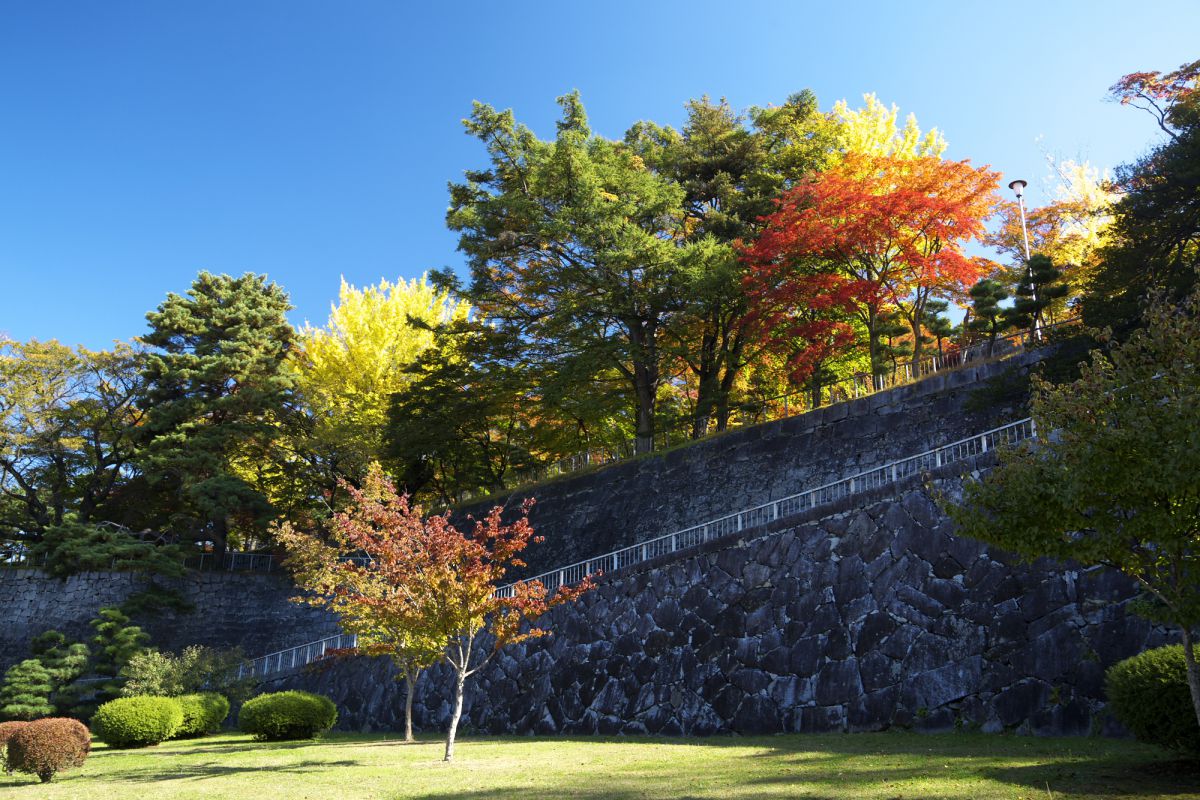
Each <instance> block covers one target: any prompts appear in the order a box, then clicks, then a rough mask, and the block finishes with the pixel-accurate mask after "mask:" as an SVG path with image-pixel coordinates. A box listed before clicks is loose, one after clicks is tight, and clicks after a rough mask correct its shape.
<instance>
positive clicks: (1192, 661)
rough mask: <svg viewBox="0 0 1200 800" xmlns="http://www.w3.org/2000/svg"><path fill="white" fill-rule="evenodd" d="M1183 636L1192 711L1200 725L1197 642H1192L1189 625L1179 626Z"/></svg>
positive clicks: (1199, 672) (1184, 658)
mask: <svg viewBox="0 0 1200 800" xmlns="http://www.w3.org/2000/svg"><path fill="white" fill-rule="evenodd" d="M1179 630H1180V632H1181V633H1182V634H1183V660H1184V661H1185V662H1187V682H1188V689H1189V690H1191V694H1192V711H1194V712H1195V714H1196V724H1198V725H1200V666H1197V664H1196V649H1195V642H1193V641H1192V631H1191V629H1190V628H1189V627H1188V626H1187V625H1180V626H1179Z"/></svg>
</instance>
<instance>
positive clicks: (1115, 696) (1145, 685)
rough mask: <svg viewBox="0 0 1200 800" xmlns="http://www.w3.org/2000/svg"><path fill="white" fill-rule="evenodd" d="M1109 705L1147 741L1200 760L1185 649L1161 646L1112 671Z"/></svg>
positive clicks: (1199, 728) (1107, 684)
mask: <svg viewBox="0 0 1200 800" xmlns="http://www.w3.org/2000/svg"><path fill="white" fill-rule="evenodd" d="M1105 689H1106V691H1107V692H1108V702H1109V705H1110V707H1111V708H1112V710H1113V713H1114V714H1116V717H1117V719H1118V720H1120V721H1121V724H1123V725H1124V726H1125V727H1126V728H1129V730H1130V731H1132V732H1133V735H1134V736H1136V737H1137V738H1138V739H1140V740H1142V741H1143V742H1151V743H1152V744H1157V745H1162V746H1163V747H1166V748H1169V749H1171V750H1177V751H1179V752H1182V753H1185V754H1188V755H1193V756H1200V724H1197V723H1196V713H1195V712H1194V711H1193V710H1192V696H1191V694H1190V693H1189V691H1188V684H1187V664H1186V663H1185V661H1184V658H1183V645H1178V644H1176V645H1170V646H1168V647H1158V648H1155V649H1154V650H1147V651H1146V652H1144V653H1139V654H1138V655H1136V656H1134V657H1133V658H1127V659H1125V660H1124V661H1121V662H1118V663H1116V664H1114V665H1112V666H1111V667H1109V669H1108V673H1107V675H1106V676H1105Z"/></svg>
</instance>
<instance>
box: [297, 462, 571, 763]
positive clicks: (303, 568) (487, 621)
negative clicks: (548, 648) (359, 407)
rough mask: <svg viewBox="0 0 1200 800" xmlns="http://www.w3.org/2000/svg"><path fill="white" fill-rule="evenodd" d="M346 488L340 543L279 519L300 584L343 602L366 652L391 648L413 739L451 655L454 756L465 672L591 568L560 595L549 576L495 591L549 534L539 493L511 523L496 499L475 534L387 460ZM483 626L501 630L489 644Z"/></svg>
mask: <svg viewBox="0 0 1200 800" xmlns="http://www.w3.org/2000/svg"><path fill="white" fill-rule="evenodd" d="M344 488H345V489H346V491H347V492H348V493H349V497H350V503H349V505H348V506H347V508H346V509H345V510H344V511H342V512H339V513H338V514H336V515H335V516H334V518H333V525H332V530H331V538H332V540H333V541H332V544H329V543H326V542H324V541H322V540H321V538H320V537H318V536H316V535H315V534H312V533H305V532H300V531H297V530H296V529H295V528H294V527H293V526H291V525H284V526H282V527H281V528H280V529H279V530H277V531H276V538H277V540H278V541H279V542H280V543H281V544H282V545H283V546H284V547H285V548H286V549H287V550H288V553H289V557H288V562H287V563H288V565H289V566H290V567H291V568H292V569H293V571H294V574H295V577H296V582H297V584H298V585H299V586H300V587H301V588H303V589H306V590H308V591H309V592H310V594H309V595H306V596H305V597H302V598H297V599H298V600H301V601H303V602H307V603H311V604H314V605H320V606H324V607H327V608H330V609H331V610H333V611H335V612H336V613H337V614H339V616H340V617H341V623H342V627H343V628H344V629H345V630H347V631H348V632H352V633H357V634H358V641H359V647H358V652H360V653H363V654H367V655H384V654H386V655H389V656H391V657H392V659H393V660H394V661H395V662H396V664H397V666H398V667H399V668H400V670H401V672H402V673H403V676H404V678H405V681H406V683H407V688H408V697H407V699H406V704H405V719H406V735H407V737H408V738H409V739H411V738H412V696H413V687H414V685H415V683H416V680H417V677H418V676H419V675H420V672H421V670H423V669H424V668H426V667H428V666H429V665H431V664H432V663H434V662H435V661H437V660H440V659H444V660H446V661H447V662H448V663H449V665H450V666H451V668H452V669H453V670H454V673H455V684H454V702H453V711H452V714H451V717H450V724H449V728H448V730H447V735H446V752H445V760H446V761H450V760H451V759H452V758H453V756H454V741H455V735H456V733H457V730H458V722H459V719H460V718H461V716H462V704H463V691H464V687H465V683H466V679H467V678H468V677H469V676H470V675H472V674H474V673H475V672H478V671H479V669H480V668H481V667H483V665H484V664H486V663H487V662H488V661H489V660H490V659H491V658H492V656H493V655H495V654H496V653H497V652H499V651H500V650H502V649H503V648H505V647H507V646H508V645H512V644H516V643H518V642H522V641H525V640H527V639H532V638H537V637H540V636H545V635H547V633H548V631H546V630H545V629H543V628H538V627H534V626H532V624H531V623H532V622H533V621H534V620H536V619H537V618H538V617H540V616H541V615H542V614H544V613H545V612H546V611H548V610H549V609H550V608H552V607H554V606H556V605H559V604H562V603H566V602H570V601H572V600H574V599H575V598H577V597H578V596H579V595H581V594H583V593H584V592H586V591H588V590H589V589H590V588H591V587H592V580H591V578H590V577H588V578H585V579H584V580H583V581H582V582H581V583H579V584H578V585H576V586H563V587H560V588H559V589H558V590H557V591H556V592H555V593H554V594H553V596H549V595H548V593H547V591H546V587H545V586H544V585H543V584H542V583H541V582H539V581H523V582H518V583H516V584H514V585H513V586H512V588H511V589H509V590H508V591H504V592H497V588H498V587H499V586H500V583H501V582H502V581H503V580H504V579H505V577H506V576H507V575H508V573H509V571H510V570H512V569H519V568H522V567H524V566H525V562H524V561H522V560H521V558H520V554H521V553H522V552H523V551H524V550H525V548H526V547H528V546H529V544H531V543H535V542H540V541H542V537H540V536H535V535H534V533H533V528H532V527H531V526H530V524H529V519H528V513H529V509H530V508H531V507H532V505H533V500H527V501H526V502H525V503H524V505H523V506H522V508H521V515H520V518H519V519H517V520H516V521H515V522H513V523H510V524H506V523H504V522H503V520H502V516H501V515H502V510H503V509H502V508H501V507H499V506H497V507H495V508H493V509H492V511H491V512H490V513H489V514H488V515H487V516H486V517H484V518H483V519H481V520H472V521H473V523H474V525H473V529H472V531H471V532H470V533H469V534H465V533H463V532H462V531H460V530H459V529H458V528H456V527H455V526H454V525H453V524H452V523H451V522H450V515H449V512H447V513H445V514H441V515H437V516H431V517H423V516H422V513H421V508H420V506H412V505H410V504H409V500H408V497H407V496H405V495H400V494H398V493H397V492H396V489H395V487H394V485H393V484H392V482H391V481H390V480H389V479H388V478H387V477H386V476H384V475H383V472H382V470H381V469H380V468H379V466H378V465H372V467H371V470H370V472H369V474H368V475H367V478H366V480H365V481H364V483H363V487H362V488H357V487H354V486H351V485H349V484H345V485H344ZM351 556H358V558H357V559H351V558H349V557H351ZM484 633H487V634H490V640H491V641H490V646H489V647H487V648H486V649H482V650H481V648H480V646H479V642H478V639H479V638H480V634H484Z"/></svg>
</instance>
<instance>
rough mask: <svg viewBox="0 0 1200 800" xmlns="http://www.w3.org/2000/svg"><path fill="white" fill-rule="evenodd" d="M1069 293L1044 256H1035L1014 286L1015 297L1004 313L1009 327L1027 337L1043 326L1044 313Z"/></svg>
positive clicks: (1068, 288) (1056, 270) (1044, 321)
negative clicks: (1009, 307) (1010, 306)
mask: <svg viewBox="0 0 1200 800" xmlns="http://www.w3.org/2000/svg"><path fill="white" fill-rule="evenodd" d="M1068 291H1070V287H1068V286H1067V285H1066V284H1065V283H1063V280H1062V272H1061V271H1059V270H1058V269H1056V268H1055V266H1054V262H1052V261H1051V260H1050V258H1049V257H1048V256H1044V255H1042V254H1040V253H1035V254H1034V255H1033V256H1032V257H1031V258H1030V259H1029V264H1028V266H1027V267H1026V269H1025V272H1024V273H1023V274H1022V275H1021V279H1020V280H1019V281H1018V282H1017V290H1016V297H1015V299H1014V300H1013V305H1012V308H1011V309H1009V311H1008V319H1009V321H1010V323H1011V324H1012V325H1013V327H1016V328H1025V329H1027V330H1029V331H1030V332H1031V333H1032V332H1033V331H1034V330H1036V329H1040V328H1041V327H1043V326H1044V325H1045V324H1046V311H1047V309H1050V308H1052V307H1053V306H1054V305H1055V304H1056V303H1058V302H1059V301H1061V300H1062V299H1063V298H1065V297H1066V296H1067V292H1068Z"/></svg>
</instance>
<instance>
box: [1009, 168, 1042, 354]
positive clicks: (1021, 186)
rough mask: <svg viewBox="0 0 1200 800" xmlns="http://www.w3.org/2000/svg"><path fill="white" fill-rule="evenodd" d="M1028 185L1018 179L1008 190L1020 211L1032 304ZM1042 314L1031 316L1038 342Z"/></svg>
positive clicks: (1033, 290) (1010, 184)
mask: <svg viewBox="0 0 1200 800" xmlns="http://www.w3.org/2000/svg"><path fill="white" fill-rule="evenodd" d="M1028 185H1029V184H1028V183H1026V182H1025V181H1023V180H1021V179H1020V178H1018V179H1017V180H1015V181H1012V182H1011V183H1009V184H1008V188H1010V189H1012V190H1013V192H1015V193H1016V195H1017V205H1018V206H1019V207H1020V209H1021V237H1022V238H1023V239H1024V240H1025V274H1026V275H1028V276H1029V291H1030V294H1032V295H1033V302H1034V304H1036V303H1037V301H1038V298H1037V286H1036V285H1035V284H1034V282H1033V265H1032V264H1031V263H1029V227H1028V226H1027V225H1026V224H1025V187H1026V186H1028ZM1041 317H1042V312H1041V311H1040V310H1037V311H1034V314H1033V340H1034V341H1035V342H1040V341H1041V340H1042V325H1041Z"/></svg>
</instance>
